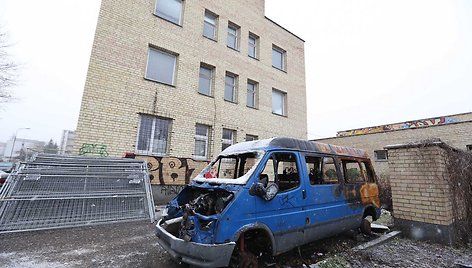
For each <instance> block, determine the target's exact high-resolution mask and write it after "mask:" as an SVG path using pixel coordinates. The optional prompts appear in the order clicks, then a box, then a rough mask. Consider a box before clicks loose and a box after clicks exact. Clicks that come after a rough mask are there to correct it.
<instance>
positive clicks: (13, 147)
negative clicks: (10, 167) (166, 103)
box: [9, 127, 30, 162]
mask: <svg viewBox="0 0 472 268" xmlns="http://www.w3.org/2000/svg"><path fill="white" fill-rule="evenodd" d="M23 129H30V128H29V127H22V128H19V129H17V130H16V131H15V136H14V137H13V144H12V146H11V152H10V160H9V161H10V162H11V157H12V155H13V150H14V149H15V142H16V136H18V132H19V131H20V130H23Z"/></svg>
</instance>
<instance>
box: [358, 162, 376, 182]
mask: <svg viewBox="0 0 472 268" xmlns="http://www.w3.org/2000/svg"><path fill="white" fill-rule="evenodd" d="M361 166H362V170H363V172H364V174H365V177H366V179H367V182H375V175H374V171H373V169H372V165H371V164H370V163H369V162H366V161H362V162H361Z"/></svg>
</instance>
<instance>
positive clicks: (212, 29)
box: [203, 10, 218, 41]
mask: <svg viewBox="0 0 472 268" xmlns="http://www.w3.org/2000/svg"><path fill="white" fill-rule="evenodd" d="M217 22H218V16H217V15H215V14H213V13H211V12H210V11H208V10H205V19H204V23H203V36H205V37H208V38H210V39H212V40H215V41H216V32H217V27H216V25H217Z"/></svg>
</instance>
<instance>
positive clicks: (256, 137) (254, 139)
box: [246, 134, 259, 141]
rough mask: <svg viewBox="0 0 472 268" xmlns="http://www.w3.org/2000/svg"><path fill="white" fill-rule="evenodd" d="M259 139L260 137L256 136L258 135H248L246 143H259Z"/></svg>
mask: <svg viewBox="0 0 472 268" xmlns="http://www.w3.org/2000/svg"><path fill="white" fill-rule="evenodd" d="M258 139H259V137H258V136H256V135H249V134H246V141H257V140H258Z"/></svg>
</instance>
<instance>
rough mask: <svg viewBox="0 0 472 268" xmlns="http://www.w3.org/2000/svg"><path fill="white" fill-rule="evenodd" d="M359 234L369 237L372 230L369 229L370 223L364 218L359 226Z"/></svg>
mask: <svg viewBox="0 0 472 268" xmlns="http://www.w3.org/2000/svg"><path fill="white" fill-rule="evenodd" d="M360 229H361V232H362V233H363V234H366V235H371V234H372V229H371V227H370V221H369V220H367V219H366V218H363V219H362V222H361V226H360Z"/></svg>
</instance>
